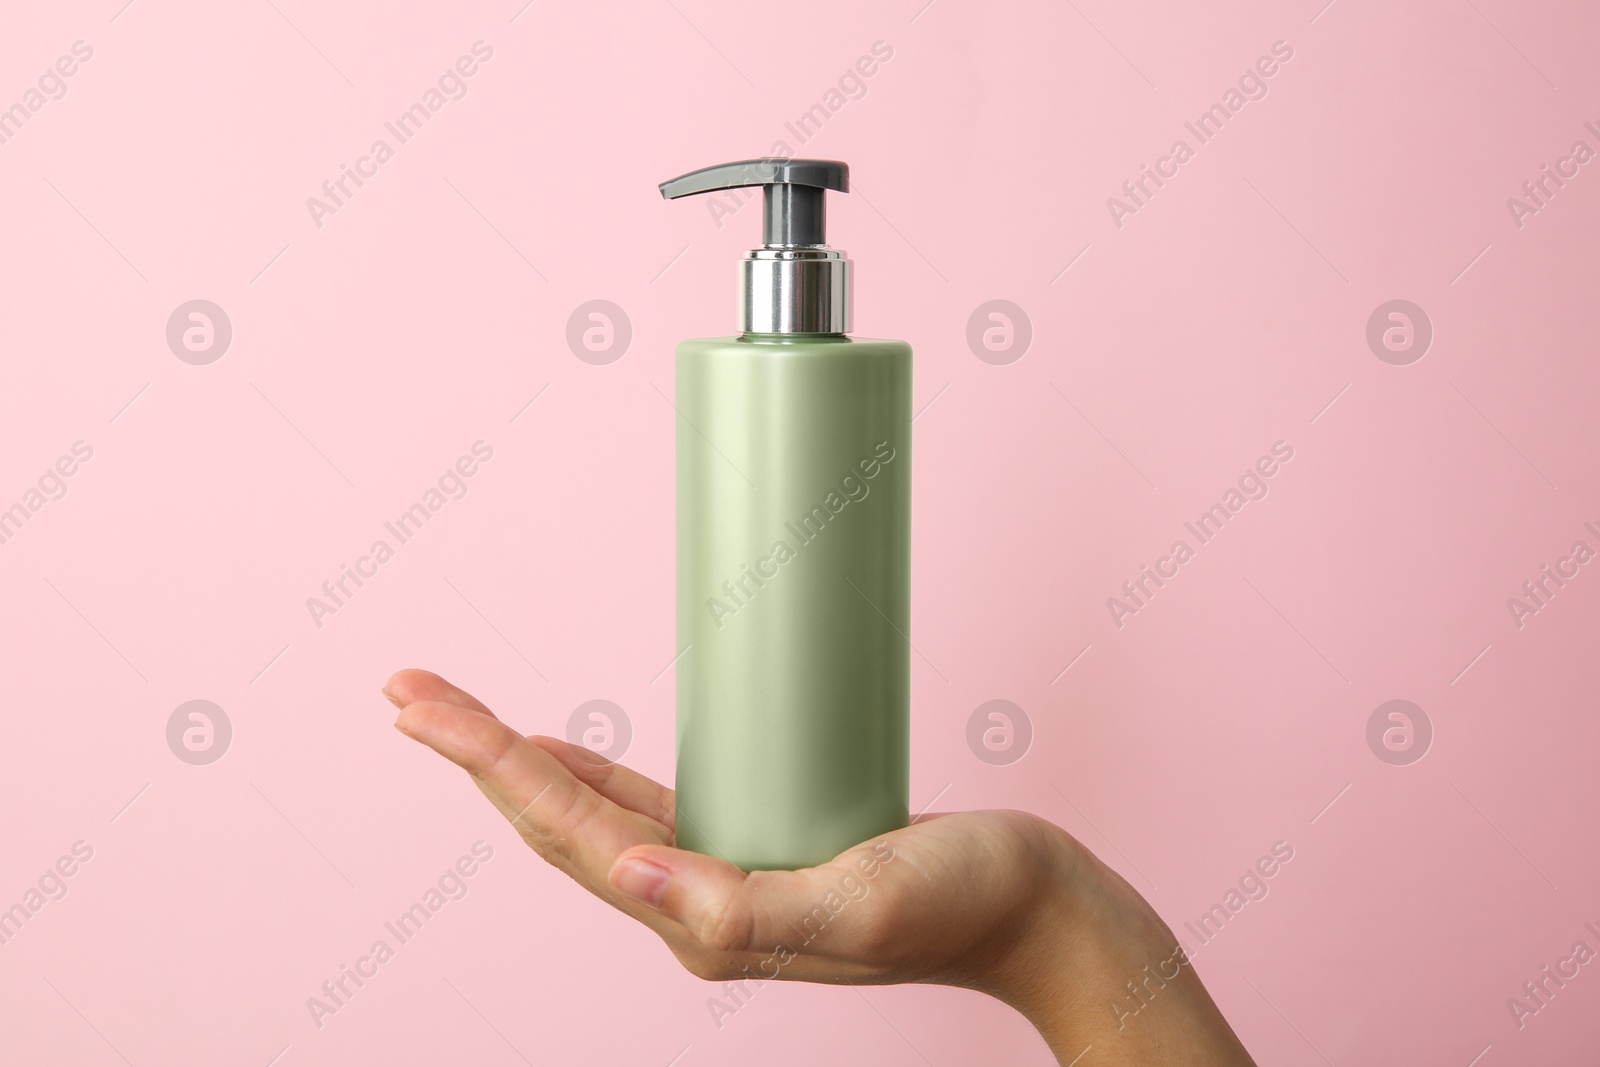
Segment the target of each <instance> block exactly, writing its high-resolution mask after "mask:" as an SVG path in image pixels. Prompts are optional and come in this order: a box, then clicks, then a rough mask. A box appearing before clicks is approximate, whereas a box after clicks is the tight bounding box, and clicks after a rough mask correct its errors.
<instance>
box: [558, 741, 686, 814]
mask: <svg viewBox="0 0 1600 1067" xmlns="http://www.w3.org/2000/svg"><path fill="white" fill-rule="evenodd" d="M528 740H529V741H531V742H533V743H534V744H536V745H538V746H539V747H540V748H542V749H544V750H545V751H546V752H548V753H550V754H551V755H552V756H554V757H555V758H556V759H558V760H560V761H561V765H562V766H563V767H565V768H566V769H567V770H568V771H571V772H572V775H573V777H575V778H577V779H578V780H579V781H580V782H582V783H583V784H584V785H587V786H588V787H589V788H590V789H593V790H594V791H595V792H597V793H599V794H600V795H601V796H603V797H605V798H606V799H607V800H610V801H611V802H612V803H614V804H616V805H618V806H620V807H624V808H627V809H628V810H630V811H636V812H638V813H639V814H641V815H646V816H649V817H650V818H652V819H654V820H655V821H656V822H658V823H660V824H661V825H662V826H664V827H666V828H667V829H669V830H670V829H672V828H673V826H674V825H676V807H677V805H676V802H675V800H674V794H673V792H672V790H670V789H668V788H667V787H666V786H664V785H661V784H660V783H658V782H656V781H655V780H654V779H651V778H647V777H645V776H644V775H642V774H640V773H639V772H638V771H635V770H632V769H631V768H628V767H624V766H623V765H622V764H620V763H615V762H613V761H611V760H608V759H606V758H605V757H604V756H601V755H599V754H598V753H596V752H592V751H590V750H589V749H587V748H584V747H583V746H582V745H574V744H569V743H568V742H566V741H562V740H560V739H559V738H555V737H540V736H534V737H529V738H528Z"/></svg>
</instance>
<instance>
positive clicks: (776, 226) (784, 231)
mask: <svg viewBox="0 0 1600 1067" xmlns="http://www.w3.org/2000/svg"><path fill="white" fill-rule="evenodd" d="M756 185H759V186H762V187H763V190H764V197H765V207H766V212H765V216H766V218H765V225H764V226H763V228H762V229H763V232H762V240H763V241H764V242H765V243H766V244H767V245H769V246H770V245H820V244H825V243H826V241H825V240H824V218H825V213H824V208H823V190H825V189H832V190H834V191H835V192H839V193H847V192H849V191H850V167H849V165H848V164H846V163H840V162H839V161H837V160H833V159H746V160H741V161H740V162H738V163H719V164H718V165H717V166H715V167H704V168H702V169H700V170H696V171H690V172H689V173H688V174H685V175H683V176H682V177H680V178H674V179H672V180H671V181H669V182H662V183H661V195H662V197H664V198H665V199H667V200H676V199H678V198H679V197H680V196H692V195H693V194H695V193H710V192H716V191H717V190H719V189H742V188H746V187H749V186H756Z"/></svg>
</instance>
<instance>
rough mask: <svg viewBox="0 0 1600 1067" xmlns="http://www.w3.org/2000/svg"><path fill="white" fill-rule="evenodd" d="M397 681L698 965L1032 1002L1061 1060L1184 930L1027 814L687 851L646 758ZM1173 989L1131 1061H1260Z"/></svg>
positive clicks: (422, 679) (517, 804) (580, 873)
mask: <svg viewBox="0 0 1600 1067" xmlns="http://www.w3.org/2000/svg"><path fill="white" fill-rule="evenodd" d="M383 692H384V695H385V696H387V697H388V698H389V700H390V701H391V702H392V703H394V704H395V705H396V706H397V707H398V708H400V715H399V718H398V719H396V721H395V726H396V727H397V728H398V729H399V730H400V731H401V732H402V733H404V734H406V735H407V736H408V737H411V738H414V739H415V740H417V741H420V742H422V743H423V744H425V745H427V746H428V747H430V748H432V749H433V750H434V751H436V752H438V753H439V754H440V755H442V756H444V757H445V758H447V759H449V760H450V761H451V762H453V763H455V764H457V765H459V766H460V767H462V768H463V769H464V770H466V771H467V773H468V774H469V775H470V776H471V777H472V780H473V782H474V784H476V785H477V786H478V788H479V789H480V790H482V791H483V794H484V795H485V796H487V797H488V798H489V800H490V801H491V802H492V803H493V804H494V805H495V807H497V808H498V809H500V812H501V814H503V815H504V816H505V817H506V818H507V819H508V820H509V821H510V822H511V824H512V825H513V826H514V827H515V828H516V829H517V832H518V833H519V834H521V835H522V839H523V840H524V841H526V842H527V843H528V845H529V846H530V847H531V848H533V849H534V850H535V851H536V852H538V853H539V855H540V856H542V857H544V859H545V860H547V861H548V862H549V863H550V864H551V865H552V866H554V867H556V868H558V869H560V870H561V871H563V872H565V873H566V874H567V875H569V876H570V877H572V878H573V879H574V880H576V881H577V882H578V883H579V884H581V885H582V886H584V888H586V889H588V890H589V891H590V892H591V893H593V894H594V895H595V896H597V897H599V898H601V899H602V900H604V901H606V902H607V903H609V904H611V905H612V906H613V907H615V908H617V909H619V910H621V911H623V912H626V913H627V914H628V915H631V916H633V917H634V918H635V919H637V920H639V921H640V922H642V923H644V924H645V925H647V926H649V927H650V928H651V929H652V930H654V931H655V932H656V933H657V934H659V935H660V937H661V939H662V940H663V941H665V942H666V944H667V947H668V948H670V949H671V950H672V952H673V954H674V955H675V956H676V957H677V958H678V960H679V961H680V962H682V964H683V965H684V966H685V967H686V968H688V970H689V971H691V972H692V973H693V974H695V975H697V976H699V977H701V978H706V979H714V980H773V979H794V980H799V981H809V982H832V983H846V982H849V983H890V982H937V983H941V984H946V985H959V986H967V987H969V988H973V989H980V990H983V991H985V992H988V993H990V994H992V995H994V996H997V997H999V998H1001V999H1003V1000H1005V1001H1007V1002H1008V1003H1010V1004H1012V1005H1013V1006H1014V1007H1017V1008H1018V1009H1019V1010H1021V1011H1023V1012H1024V1014H1026V1015H1028V1017H1029V1018H1030V1019H1031V1020H1032V1021H1034V1023H1035V1025H1037V1026H1039V1028H1040V1029H1041V1031H1043V1032H1044V1035H1045V1037H1046V1039H1047V1040H1048V1041H1049V1042H1050V1044H1051V1046H1052V1048H1053V1049H1054V1050H1055V1051H1056V1054H1057V1056H1058V1057H1062V1062H1066V1058H1065V1056H1066V1055H1071V1054H1076V1051H1077V1049H1079V1048H1081V1047H1082V1042H1083V1040H1084V1038H1083V1035H1084V1034H1085V1033H1089V1034H1098V1033H1099V1032H1100V1031H1101V1030H1102V1029H1104V1028H1105V1026H1106V1024H1107V1023H1108V1022H1109V1021H1111V1020H1112V1019H1113V1016H1112V1014H1111V1013H1108V1012H1105V1011H1104V1010H1103V1007H1102V1004H1109V1003H1110V1002H1111V999H1110V998H1111V997H1113V996H1117V995H1124V994H1123V991H1122V990H1121V989H1120V988H1119V987H1120V985H1121V984H1122V982H1123V981H1124V980H1125V979H1129V978H1136V977H1138V975H1139V969H1140V967H1141V966H1142V965H1144V964H1146V963H1147V962H1148V961H1149V960H1151V959H1155V958H1158V956H1167V955H1170V953H1171V951H1172V946H1173V945H1174V943H1175V942H1174V939H1173V937H1172V934H1171V932H1170V931H1169V930H1168V929H1167V928H1166V926H1165V925H1164V924H1163V923H1162V922H1161V920H1160V919H1159V918H1158V917H1157V916H1156V915H1155V913H1154V911H1152V910H1151V909H1150V907H1149V905H1148V904H1146V903H1145V901H1144V900H1143V898H1141V897H1140V896H1139V894H1138V893H1137V892H1135V891H1134V890H1133V888H1132V887H1131V886H1129V885H1128V884H1127V883H1126V882H1125V881H1123V880H1122V878H1121V877H1119V876H1118V875H1117V874H1116V873H1115V872H1113V871H1111V870H1110V869H1109V868H1107V867H1106V866H1105V865H1104V864H1102V863H1101V862H1100V861H1099V860H1098V859H1096V858H1095V857H1094V856H1093V855H1092V854H1090V853H1089V852H1088V851H1087V850H1086V849H1084V848H1083V847H1082V846H1081V845H1079V844H1078V842H1077V841H1075V840H1074V839H1073V838H1072V837H1070V836H1069V835H1068V834H1066V833H1065V832H1064V831H1062V830H1060V829H1059V828H1057V827H1055V826H1054V825H1052V824H1050V823H1048V822H1046V821H1045V820H1043V819H1039V818H1037V817H1035V816H1033V815H1029V814H1027V813H1024V812H1017V811H979V812H957V813H949V814H939V815H925V816H922V817H920V818H918V819H917V820H915V821H914V822H913V824H912V825H911V826H908V827H906V828H904V829H901V830H896V831H894V832H892V833H887V834H884V835H882V836H880V837H877V838H874V839H872V840H870V841H867V842H863V843H862V844H860V845H857V846H855V847H853V848H850V849H848V850H846V851H845V852H843V853H841V854H840V855H839V856H837V857H835V858H834V859H833V860H831V861H829V862H828V863H825V864H822V865H821V866H818V867H811V868H808V869H805V870H799V871H753V872H749V873H746V872H744V871H741V870H740V869H739V868H737V867H735V866H734V865H733V864H731V863H728V862H727V861H725V860H723V859H719V858H717V857H715V856H704V855H700V854H698V853H694V852H688V851H685V850H682V849H679V848H676V847H674V841H675V838H676V833H675V824H676V823H675V820H676V812H675V806H674V796H673V791H672V790H670V789H667V788H666V787H664V786H661V785H659V784H657V783H656V782H654V781H651V780H650V779H649V778H646V777H645V776H644V775H642V774H639V773H638V772H636V771H633V770H630V769H628V768H627V767H624V766H622V765H621V764H618V763H613V762H611V761H609V760H606V759H605V758H604V757H601V756H599V755H596V754H595V753H593V752H591V751H589V750H588V749H585V748H581V747H579V746H576V745H571V744H568V743H567V742H565V741H562V740H558V739H556V738H552V737H539V736H532V737H525V736H523V735H522V734H521V733H519V732H517V731H516V730H514V729H512V728H511V727H510V726H507V725H506V724H505V723H503V722H501V721H500V720H499V719H497V718H496V717H495V716H494V714H493V713H492V712H490V711H489V709H488V708H487V707H485V706H484V704H483V703H482V702H481V701H479V700H477V699H476V698H475V697H473V696H471V695H469V694H467V693H465V692H463V691H462V690H460V689H457V688H456V687H454V686H452V685H451V684H450V683H449V682H447V681H445V680H444V679H443V678H440V677H439V676H438V675H436V674H431V673H429V672H427V671H420V670H405V671H401V672H399V673H398V674H396V675H394V677H392V678H390V679H389V682H388V684H387V685H385V686H384V690H383ZM1170 987H1175V991H1174V992H1172V993H1171V994H1169V996H1168V998H1167V1000H1166V1001H1165V1002H1164V1003H1166V1004H1171V1005H1172V1011H1171V1012H1169V1013H1167V1015H1166V1016H1165V1017H1164V1018H1161V1019H1158V1020H1156V1021H1154V1022H1152V1023H1150V1024H1148V1025H1146V1026H1145V1027H1144V1028H1143V1029H1142V1030H1141V1031H1140V1032H1139V1033H1138V1035H1137V1043H1135V1042H1134V1041H1127V1042H1124V1044H1123V1048H1124V1049H1125V1050H1126V1051H1127V1052H1128V1054H1129V1055H1130V1056H1134V1057H1138V1058H1134V1059H1129V1060H1127V1061H1126V1062H1143V1063H1160V1062H1168V1061H1167V1060H1165V1059H1163V1058H1153V1057H1152V1055H1151V1052H1150V1048H1151V1047H1155V1048H1158V1049H1159V1048H1165V1047H1170V1042H1171V1040H1172V1039H1173V1036H1174V1034H1180V1035H1182V1036H1183V1037H1184V1038H1185V1040H1186V1041H1187V1042H1190V1043H1188V1044H1187V1045H1186V1046H1185V1047H1186V1051H1185V1056H1186V1057H1187V1058H1186V1059H1184V1060H1183V1061H1182V1062H1185V1063H1191V1064H1199V1063H1217V1064H1248V1063H1249V1062H1250V1060H1249V1057H1248V1055H1246V1054H1245V1053H1244V1050H1243V1048H1242V1047H1240V1046H1239V1045H1238V1042H1237V1040H1236V1039H1235V1038H1234V1037H1233V1034H1232V1031H1231V1030H1229V1029H1228V1027H1227V1024H1226V1022H1224V1021H1223V1020H1222V1018H1221V1016H1220V1014H1218V1013H1217V1012H1216V1008H1215V1006H1214V1005H1213V1004H1212V1003H1211V1000H1210V998H1209V996H1207V995H1206V993H1205V990H1204V988H1203V987H1202V986H1201V985H1200V983H1199V980H1198V979H1196V978H1194V976H1193V971H1192V970H1190V969H1185V970H1184V971H1183V973H1182V974H1181V975H1180V976H1179V977H1178V978H1177V979H1176V980H1175V981H1172V982H1171V983H1170ZM1101 988H1104V989H1105V990H1106V992H1105V994H1104V996H1105V998H1106V999H1105V1000H1104V1001H1102V1003H1101V1004H1093V1006H1092V1007H1088V1008H1086V1007H1085V1006H1086V1005H1090V1004H1092V1000H1093V998H1094V997H1096V996H1100V995H1101V994H1100V993H1099V990H1100V989H1101ZM1079 1013H1085V1014H1086V1015H1087V1016H1089V1021H1084V1020H1082V1019H1079V1018H1078V1014H1079ZM1118 1029H1119V1031H1120V1030H1122V1029H1124V1028H1123V1027H1119V1028H1118ZM1196 1035H1198V1037H1196ZM1069 1047H1071V1051H1070V1052H1068V1049H1069ZM1115 1062H1122V1061H1115ZM1174 1062H1176V1061H1174Z"/></svg>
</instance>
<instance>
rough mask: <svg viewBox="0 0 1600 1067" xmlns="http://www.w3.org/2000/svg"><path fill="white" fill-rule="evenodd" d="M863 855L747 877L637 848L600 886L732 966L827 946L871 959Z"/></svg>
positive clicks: (682, 854) (683, 855)
mask: <svg viewBox="0 0 1600 1067" xmlns="http://www.w3.org/2000/svg"><path fill="white" fill-rule="evenodd" d="M871 848H872V845H870V844H868V845H864V846H860V847H859V848H858V849H852V850H851V851H850V852H848V853H846V854H845V855H843V856H841V857H839V859H838V860H836V861H835V862H834V863H832V864H828V865H825V866H822V867H812V868H808V869H806V870H801V871H756V872H753V873H751V874H748V875H747V874H745V873H744V872H743V871H740V870H739V869H738V868H737V867H735V866H734V865H733V864H731V863H728V862H726V861H725V860H721V859H718V858H716V857H712V856H702V855H699V854H698V853H694V852H687V851H684V850H682V849H676V848H663V847H661V846H658V845H641V846H638V847H635V848H631V849H629V850H628V851H626V852H624V853H623V854H622V855H620V856H619V857H617V861H616V863H615V865H613V866H612V868H611V871H610V873H609V875H608V878H609V881H610V883H611V886H612V887H613V888H614V889H615V890H616V891H617V892H618V893H620V894H621V895H623V896H625V897H627V898H628V899H630V900H635V901H637V902H639V903H640V904H643V905H645V906H646V907H649V908H653V909H655V910H656V911H657V912H659V913H660V914H662V915H664V916H666V917H667V918H669V919H672V920H673V921H674V922H676V923H678V924H679V925H681V926H682V927H683V928H684V929H685V930H687V931H688V933H689V934H690V935H691V936H692V937H693V938H694V939H695V940H696V941H697V942H698V943H699V944H700V945H702V946H704V948H706V949H709V950H711V951H712V952H714V953H721V954H725V955H726V956H729V957H731V958H735V959H736V958H738V957H740V956H743V955H745V954H748V953H760V954H762V955H767V954H770V953H772V952H773V951H774V948H775V947H776V946H779V945H783V946H786V947H787V948H788V949H789V950H790V951H792V952H793V953H794V954H795V956H797V957H798V956H800V955H801V954H802V953H806V952H811V953H819V952H821V951H823V950H825V949H826V947H827V946H828V945H829V943H830V942H831V943H833V944H849V945H851V946H854V947H855V948H856V949H857V950H859V949H862V948H867V949H869V952H868V953H865V954H864V957H865V958H868V959H871V958H873V957H872V955H871V954H870V949H871V946H872V941H873V939H874V937H875V936H876V933H875V931H876V930H878V929H879V928H880V927H881V923H878V921H877V920H875V919H874V915H875V913H877V912H878V911H879V909H872V908H868V907H866V906H864V904H863V902H864V901H865V899H866V896H867V894H868V893H870V892H871V887H870V885H869V884H868V881H867V879H866V878H864V877H863V876H862V875H861V874H860V873H858V867H857V864H856V858H857V853H859V852H861V851H862V850H869V849H871ZM790 973H791V974H792V975H793V976H795V977H803V976H804V975H802V974H801V972H800V971H799V970H793V971H791V972H790Z"/></svg>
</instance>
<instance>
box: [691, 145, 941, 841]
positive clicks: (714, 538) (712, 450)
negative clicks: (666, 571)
mask: <svg viewBox="0 0 1600 1067" xmlns="http://www.w3.org/2000/svg"><path fill="white" fill-rule="evenodd" d="M849 177H850V172H849V167H847V166H846V165H845V164H844V163H840V162H837V161H834V160H821V159H752V160H744V161H741V162H736V163H724V164H721V165H719V166H715V167H707V168H705V169H703V170H697V171H693V172H691V173H689V174H685V175H683V176H682V177H679V178H674V179H672V180H671V181H668V182H664V183H662V185H661V187H660V188H661V195H662V196H663V197H665V198H666V199H669V200H673V199H677V198H679V197H683V196H689V195H692V194H696V193H710V192H717V191H721V190H727V189H736V188H744V187H752V186H760V187H762V190H763V220H762V228H763V244H762V246H761V247H760V248H755V249H752V250H750V251H748V252H746V253H745V254H744V257H743V258H742V259H741V260H740V263H739V305H738V314H739V329H740V333H739V335H738V336H733V337H718V338H708V339H700V340H690V341H684V342H682V343H681V344H680V345H679V346H678V350H677V398H676V401H675V406H676V408H677V410H678V423H677V646H678V648H679V650H680V658H679V659H678V661H677V666H676V670H677V745H678V770H677V813H678V818H677V843H678V845H679V847H681V848H687V849H692V850H694V851H696V852H701V853H704V854H707V855H712V856H720V857H721V858H723V859H726V860H729V861H730V862H732V863H734V864H736V865H737V866H739V867H741V868H743V869H745V870H759V869H795V868H800V867H808V866H814V865H816V864H819V863H823V862H825V861H827V860H830V859H832V858H833V857H834V856H836V855H837V854H839V853H840V852H843V851H844V850H846V849H848V848H849V847H851V846H852V845H856V844H859V843H862V842H864V841H867V840H870V839H871V838H873V837H874V836H876V835H879V834H883V833H886V832H888V831H890V830H894V829H897V828H899V827H902V826H904V825H906V822H907V816H908V808H909V804H908V788H909V773H910V772H909V752H910V746H909V723H910V671H911V662H910V650H911V649H910V638H909V634H910V632H911V621H910V584H911V569H910V566H911V347H910V346H909V345H907V344H906V343H905V342H903V341H885V340H870V339H864V338H855V337H851V336H849V332H850V330H851V306H850V305H851V295H852V293H851V263H850V260H849V258H848V257H846V256H845V254H844V253H843V252H841V251H839V250H837V249H833V248H830V247H828V245H827V244H826V240H825V236H826V235H825V231H826V226H825V222H826V207H827V204H826V199H825V198H826V196H827V194H828V192H829V191H832V192H836V193H845V192H848V191H849Z"/></svg>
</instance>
